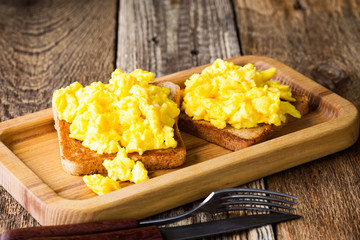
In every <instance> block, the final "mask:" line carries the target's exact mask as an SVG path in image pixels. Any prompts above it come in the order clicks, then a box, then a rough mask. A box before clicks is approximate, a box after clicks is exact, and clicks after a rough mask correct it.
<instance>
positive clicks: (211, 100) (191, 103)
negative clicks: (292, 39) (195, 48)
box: [182, 59, 301, 129]
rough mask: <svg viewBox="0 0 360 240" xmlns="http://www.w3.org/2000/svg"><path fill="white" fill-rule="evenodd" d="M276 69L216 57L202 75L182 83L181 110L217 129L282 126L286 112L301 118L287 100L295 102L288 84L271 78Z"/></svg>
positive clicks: (193, 76)
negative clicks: (263, 69)
mask: <svg viewBox="0 0 360 240" xmlns="http://www.w3.org/2000/svg"><path fill="white" fill-rule="evenodd" d="M275 73H276V68H270V69H267V70H265V71H262V72H258V71H257V69H256V67H254V66H253V65H252V64H250V63H249V64H246V65H245V66H237V65H235V64H234V63H231V62H227V61H224V60H221V59H217V60H216V61H215V62H214V63H213V64H212V65H211V66H209V67H207V68H205V69H204V70H203V71H202V72H201V74H194V75H192V76H191V77H190V78H189V79H188V80H186V82H185V91H184V99H183V103H182V110H184V111H185V113H186V114H187V115H188V116H190V117H192V118H193V119H194V120H205V121H209V122H210V123H211V124H212V125H214V126H216V127H217V128H219V129H223V128H225V127H226V125H227V124H229V125H231V126H232V127H234V128H236V129H240V128H252V127H256V126H258V124H261V123H264V124H274V125H276V126H278V125H281V123H282V122H285V121H286V116H285V114H290V115H292V116H294V117H296V118H300V117H301V115H300V112H299V111H298V110H297V109H296V108H295V107H294V106H293V105H292V104H291V103H289V102H288V101H290V102H291V101H295V99H294V98H293V97H292V95H291V91H290V89H289V86H287V85H282V84H280V83H279V82H278V81H270V79H271V78H272V77H273V76H274V74H275Z"/></svg>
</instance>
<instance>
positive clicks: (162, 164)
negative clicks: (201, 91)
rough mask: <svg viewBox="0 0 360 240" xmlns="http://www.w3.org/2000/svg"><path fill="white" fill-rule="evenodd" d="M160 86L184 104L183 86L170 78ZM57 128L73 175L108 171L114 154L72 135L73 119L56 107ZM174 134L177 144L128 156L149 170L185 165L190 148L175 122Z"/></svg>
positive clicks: (65, 163)
mask: <svg viewBox="0 0 360 240" xmlns="http://www.w3.org/2000/svg"><path fill="white" fill-rule="evenodd" d="M154 84H156V85H158V86H162V87H167V88H169V89H170V92H171V94H170V96H169V98H170V99H172V100H174V101H175V102H176V103H178V105H180V88H179V87H178V86H177V85H175V84H173V83H169V82H163V83H154ZM53 114H54V121H55V129H56V130H57V132H58V138H59V146H60V155H61V164H62V167H63V169H64V170H65V171H66V172H67V173H69V174H72V175H84V174H95V173H100V174H101V173H106V172H107V171H106V169H105V167H104V166H103V165H102V163H103V162H104V160H105V159H114V158H115V156H116V153H114V154H97V153H96V152H95V151H92V150H90V149H89V148H87V147H84V146H83V145H82V142H81V141H79V140H76V139H73V138H70V137H69V134H70V123H68V122H66V121H65V120H59V118H58V113H57V111H56V109H55V108H54V107H53ZM174 138H175V140H176V141H177V147H176V148H168V149H160V150H150V151H145V152H144V153H143V155H140V154H138V153H129V154H128V157H130V158H132V159H134V160H140V161H141V162H142V163H143V164H144V166H145V168H146V169H147V170H157V169H169V168H175V167H178V166H180V165H182V164H183V163H184V162H185V159H186V149H185V144H184V142H183V140H182V139H181V135H180V132H179V129H178V126H177V120H176V123H175V124H174Z"/></svg>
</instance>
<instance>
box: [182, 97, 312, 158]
mask: <svg viewBox="0 0 360 240" xmlns="http://www.w3.org/2000/svg"><path fill="white" fill-rule="evenodd" d="M293 97H294V98H295V99H296V102H294V103H293V105H294V106H295V107H296V109H297V110H299V112H300V113H301V115H304V114H306V113H307V112H308V111H309V105H308V102H309V101H308V98H307V97H306V96H304V95H301V94H299V93H296V92H293ZM286 118H287V122H288V121H293V120H294V119H295V118H294V117H292V116H290V115H287V116H286ZM284 125H286V123H283V124H281V125H280V126H278V127H277V126H275V125H269V124H263V125H261V126H258V127H254V128H248V129H236V128H233V127H231V126H230V125H227V126H226V127H225V128H224V129H218V128H217V127H215V126H213V125H212V124H211V123H210V122H208V121H204V120H193V119H192V118H191V117H189V116H188V115H186V113H185V112H181V113H180V117H179V128H180V130H181V131H184V132H187V133H190V134H192V135H194V136H196V137H199V138H201V139H204V140H207V141H209V142H212V143H215V144H217V145H219V146H222V147H224V148H227V149H230V150H233V151H236V150H240V149H243V148H246V147H249V146H251V145H254V144H256V143H259V142H263V141H265V140H267V139H269V138H270V137H271V136H272V135H273V134H274V133H275V131H277V130H278V129H279V128H281V127H283V126H284Z"/></svg>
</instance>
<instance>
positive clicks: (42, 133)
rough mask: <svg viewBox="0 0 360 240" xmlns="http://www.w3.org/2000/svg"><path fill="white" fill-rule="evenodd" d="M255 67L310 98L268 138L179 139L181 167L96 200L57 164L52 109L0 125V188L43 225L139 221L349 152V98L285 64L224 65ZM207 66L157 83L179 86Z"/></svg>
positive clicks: (354, 130) (354, 115)
mask: <svg viewBox="0 0 360 240" xmlns="http://www.w3.org/2000/svg"><path fill="white" fill-rule="evenodd" d="M228 60H229V61H232V62H234V63H235V64H238V65H244V64H246V63H249V62H250V63H253V64H254V65H255V66H256V67H257V68H258V69H260V70H264V69H267V68H270V67H276V68H277V69H278V71H277V73H276V75H275V77H274V78H275V79H277V80H279V81H280V82H282V83H285V84H288V85H290V86H291V88H292V89H296V90H297V91H299V92H301V93H303V94H305V95H307V96H308V97H309V99H310V105H311V111H310V112H309V114H307V115H305V116H304V117H303V118H301V119H300V120H297V121H295V122H292V123H290V124H289V125H288V126H287V127H285V128H282V129H281V130H280V131H279V132H278V133H277V134H276V135H275V136H274V137H273V138H272V139H271V140H268V141H266V142H263V143H260V144H257V145H254V146H251V147H248V148H246V149H243V150H239V151H236V152H231V151H229V150H226V149H224V148H222V147H219V146H217V145H214V144H211V143H209V142H206V141H204V140H201V139H199V138H196V137H193V136H191V135H189V134H185V133H182V136H183V138H184V142H185V145H186V147H187V160H186V163H185V164H184V165H183V166H182V167H180V168H177V169H173V170H162V171H154V172H151V173H150V177H151V179H150V180H148V181H145V182H142V183H139V184H136V185H129V184H124V187H123V188H122V189H120V190H117V191H114V192H111V193H108V194H105V195H102V196H97V195H95V194H94V193H92V192H91V191H90V190H89V189H88V188H87V187H86V186H85V184H84V183H83V181H82V178H81V177H77V176H71V175H69V174H67V173H65V172H64V171H63V170H62V168H61V164H60V154H59V147H58V140H57V134H56V131H55V129H54V121H53V117H52V112H51V109H47V110H43V111H40V112H37V113H33V114H29V115H26V116H23V117H19V118H16V119H12V120H9V121H5V122H2V123H0V183H1V185H3V186H4V187H5V189H7V191H9V192H10V194H11V195H12V196H14V197H15V199H16V200H17V201H19V202H20V203H21V204H22V205H23V206H24V207H25V208H26V209H27V210H28V211H29V212H30V214H31V215H32V216H33V217H34V218H36V220H37V221H39V223H40V224H42V225H52V224H65V223H76V222H87V221H97V220H105V219H118V218H137V219H142V218H145V217H148V216H151V215H154V214H157V213H159V212H162V211H165V210H168V209H171V208H174V207H177V206H180V205H183V204H185V203H188V202H191V201H195V200H197V199H200V198H203V197H205V196H207V195H208V194H209V193H210V192H212V191H214V190H218V189H221V188H228V187H235V186H238V185H241V184H244V183H246V182H250V181H253V180H256V179H259V178H261V177H264V176H267V175H270V174H273V173H276V172H279V171H282V170H285V169H288V168H291V167H294V166H297V165H300V164H303V163H305V162H309V161H311V160H314V159H317V158H320V157H322V156H325V155H328V154H331V153H334V152H337V151H340V150H342V149H345V148H347V147H349V146H351V145H352V144H353V143H354V142H355V141H356V139H357V138H358V134H359V113H358V111H357V109H356V108H355V107H354V106H353V105H352V104H351V103H350V102H348V101H347V100H345V99H343V98H341V97H339V96H338V95H336V94H334V93H333V92H331V91H330V90H328V89H326V88H324V87H322V86H321V85H319V84H317V83H316V82H314V81H312V80H310V79H308V78H306V77H305V76H303V75H301V74H300V73H298V72H296V71H294V70H293V69H291V68H289V67H288V66H286V65H284V64H282V63H280V62H278V61H276V60H273V59H270V58H265V57H258V56H241V57H235V58H231V59H228ZM204 67H205V66H201V67H197V68H193V69H190V70H186V71H182V72H178V73H175V74H171V75H168V76H164V77H161V78H158V79H157V81H163V80H169V81H173V82H175V83H177V84H179V85H180V86H181V87H184V81H185V80H186V79H187V78H188V77H189V76H190V75H191V74H193V73H199V72H200V71H201V70H202V69H203V68H204Z"/></svg>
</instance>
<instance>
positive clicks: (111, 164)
mask: <svg viewBox="0 0 360 240" xmlns="http://www.w3.org/2000/svg"><path fill="white" fill-rule="evenodd" d="M103 165H104V167H105V168H106V170H107V171H108V176H109V177H110V178H111V179H113V180H120V181H130V182H133V183H139V182H143V181H145V180H148V179H149V177H148V171H147V170H146V169H145V167H144V164H143V163H142V162H140V161H136V162H135V161H134V160H132V159H130V158H128V157H127V155H126V152H125V150H124V149H121V150H120V151H119V152H118V153H117V155H116V157H115V158H114V160H105V161H104V163H103Z"/></svg>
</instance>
